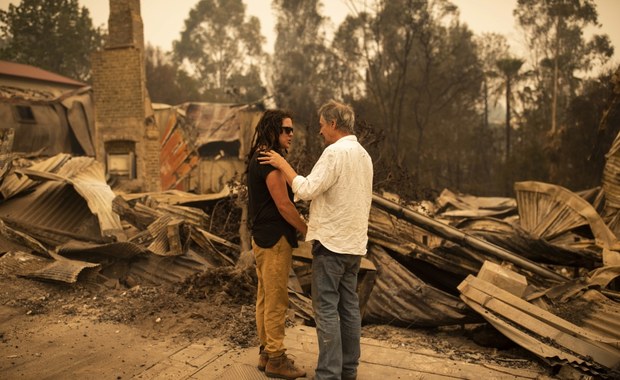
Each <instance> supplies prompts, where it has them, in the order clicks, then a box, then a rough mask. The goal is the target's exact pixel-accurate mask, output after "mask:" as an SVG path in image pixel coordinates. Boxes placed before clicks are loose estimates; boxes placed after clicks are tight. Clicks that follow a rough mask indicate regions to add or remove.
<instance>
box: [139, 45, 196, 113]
mask: <svg viewBox="0 0 620 380" xmlns="http://www.w3.org/2000/svg"><path fill="white" fill-rule="evenodd" d="M144 55H145V65H146V88H147V90H148V92H149V96H150V97H151V101H153V102H154V103H165V104H171V105H176V104H181V103H184V102H188V101H200V100H202V96H201V94H200V90H199V83H198V82H197V81H196V80H195V79H193V78H192V77H191V76H190V75H189V74H187V73H186V72H185V71H183V70H182V69H180V68H179V67H178V66H177V65H176V64H175V63H174V62H173V61H172V60H171V59H170V58H169V57H168V56H167V55H166V54H165V53H164V52H163V51H162V50H161V49H160V48H159V47H154V46H152V45H150V44H149V45H147V46H146V49H145V52H144Z"/></svg>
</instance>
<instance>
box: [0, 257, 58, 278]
mask: <svg viewBox="0 0 620 380" xmlns="http://www.w3.org/2000/svg"><path fill="white" fill-rule="evenodd" d="M51 262H52V260H50V259H46V258H43V257H41V256H36V255H33V254H31V253H28V252H23V251H9V252H6V253H5V254H4V255H2V256H0V274H4V275H18V276H19V275H22V274H25V273H29V272H32V271H36V270H39V269H41V268H44V267H46V266H47V265H49V264H50V263H51Z"/></svg>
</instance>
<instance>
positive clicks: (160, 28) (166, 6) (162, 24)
mask: <svg viewBox="0 0 620 380" xmlns="http://www.w3.org/2000/svg"><path fill="white" fill-rule="evenodd" d="M78 1H79V3H80V5H82V6H85V7H86V8H88V9H89V10H90V12H91V16H92V18H93V22H94V24H95V25H96V26H100V25H104V24H107V22H108V16H109V1H108V0H78ZM198 1H199V0H173V1H170V0H141V3H140V5H141V13H142V21H143V23H144V36H145V40H146V42H149V43H151V44H152V45H154V46H159V47H161V48H162V49H163V50H165V51H169V50H171V49H172V41H173V40H175V39H178V38H179V35H180V32H181V30H182V29H183V26H184V20H185V19H186V18H187V16H188V15H189V11H190V9H191V8H192V7H193V6H194V5H195V4H196V3H197V2H198ZM452 2H453V3H454V4H456V5H457V6H458V8H459V11H460V17H461V21H462V22H463V23H466V24H467V25H468V26H469V27H470V29H472V31H473V32H474V33H476V34H480V33H484V32H495V33H500V34H503V35H505V36H506V37H507V38H508V41H509V43H510V45H511V47H512V48H513V50H514V51H515V52H519V51H520V50H522V49H523V43H522V38H521V36H520V34H519V32H517V30H516V29H515V19H514V16H513V15H512V11H513V9H514V8H515V5H516V2H517V1H516V0H452ZM9 3H12V4H18V3H19V1H18V0H0V8H1V9H7V8H8V4H9ZM244 3H245V4H246V5H247V12H248V14H250V15H254V16H257V17H258V18H259V19H260V21H261V28H262V30H261V31H262V34H263V35H264V36H265V37H266V38H267V43H266V44H265V46H264V47H263V48H264V49H265V50H266V51H267V52H270V53H271V52H273V44H274V41H275V32H274V26H275V18H274V16H273V12H272V10H271V0H244ZM361 3H363V2H362V1H350V0H323V4H324V5H323V10H322V13H323V14H324V15H325V16H327V17H329V18H330V19H331V23H330V25H329V30H328V33H329V32H333V31H334V30H335V29H336V27H337V26H338V25H339V24H340V23H341V22H342V20H343V19H344V18H345V17H346V15H347V14H348V13H349V12H351V11H352V5H351V4H361ZM594 3H595V4H596V5H597V10H598V13H599V23H600V24H601V25H602V26H601V28H599V29H592V30H587V31H586V35H588V34H591V33H605V34H607V35H608V36H609V37H610V39H611V42H612V44H613V46H614V47H615V49H616V52H615V54H614V57H613V59H612V62H611V63H612V64H618V62H619V61H620V22H619V21H618V16H619V15H620V0H594Z"/></svg>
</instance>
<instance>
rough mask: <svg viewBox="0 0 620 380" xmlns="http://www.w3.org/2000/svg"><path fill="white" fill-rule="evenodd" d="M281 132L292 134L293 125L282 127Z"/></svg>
mask: <svg viewBox="0 0 620 380" xmlns="http://www.w3.org/2000/svg"><path fill="white" fill-rule="evenodd" d="M280 133H286V134H287V135H292V134H293V127H280Z"/></svg>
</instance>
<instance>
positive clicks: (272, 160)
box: [258, 150, 297, 185]
mask: <svg viewBox="0 0 620 380" xmlns="http://www.w3.org/2000/svg"><path fill="white" fill-rule="evenodd" d="M258 161H260V163H261V164H270V165H271V166H273V167H275V168H277V169H280V171H281V172H282V173H283V174H284V178H285V179H286V182H288V184H289V185H293V179H295V177H297V172H295V170H294V169H293V167H292V166H291V165H290V164H289V163H288V161H286V160H285V159H284V157H282V156H280V155H279V154H278V153H277V152H275V151H273V150H270V151H268V152H261V153H260V156H258Z"/></svg>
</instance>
